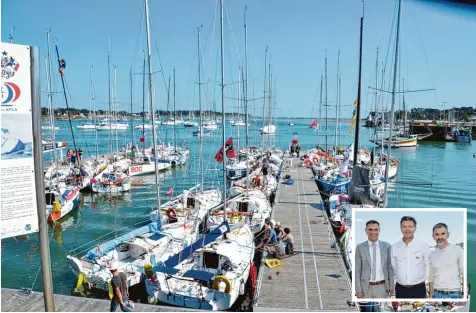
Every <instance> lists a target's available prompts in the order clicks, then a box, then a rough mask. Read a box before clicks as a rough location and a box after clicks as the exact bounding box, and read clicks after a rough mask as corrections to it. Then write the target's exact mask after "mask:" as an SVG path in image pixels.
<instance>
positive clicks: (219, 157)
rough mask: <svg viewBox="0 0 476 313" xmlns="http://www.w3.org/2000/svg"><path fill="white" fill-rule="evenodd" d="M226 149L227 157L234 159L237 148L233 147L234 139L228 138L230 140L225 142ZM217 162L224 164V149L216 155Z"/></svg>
mask: <svg viewBox="0 0 476 313" xmlns="http://www.w3.org/2000/svg"><path fill="white" fill-rule="evenodd" d="M225 149H226V155H227V156H228V157H229V158H234V157H235V148H234V147H233V137H230V138H228V140H227V141H226V142H225ZM215 160H217V161H218V163H221V162H223V147H221V148H220V150H218V152H217V154H216V155H215Z"/></svg>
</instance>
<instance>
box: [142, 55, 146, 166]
mask: <svg viewBox="0 0 476 313" xmlns="http://www.w3.org/2000/svg"><path fill="white" fill-rule="evenodd" d="M142 138H143V142H142V144H143V145H142V155H143V156H145V55H144V62H143V67H142Z"/></svg>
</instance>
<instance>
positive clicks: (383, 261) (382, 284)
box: [355, 220, 394, 299]
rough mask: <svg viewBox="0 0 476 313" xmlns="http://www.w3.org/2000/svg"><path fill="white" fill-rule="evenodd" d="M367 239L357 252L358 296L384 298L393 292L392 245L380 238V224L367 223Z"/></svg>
mask: <svg viewBox="0 0 476 313" xmlns="http://www.w3.org/2000/svg"><path fill="white" fill-rule="evenodd" d="M365 232H366V233H367V238H368V240H367V241H364V242H363V243H361V244H359V245H357V249H356V254H355V291H356V293H357V298H360V299H362V298H366V299H370V298H372V299H383V298H388V297H389V296H390V295H392V294H393V288H394V274H393V267H392V263H391V255H390V253H391V246H390V244H389V243H387V242H384V241H380V240H378V237H379V234H380V224H379V222H377V221H375V220H370V221H368V222H367V223H366V226H365Z"/></svg>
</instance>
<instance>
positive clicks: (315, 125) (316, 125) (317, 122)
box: [309, 118, 319, 131]
mask: <svg viewBox="0 0 476 313" xmlns="http://www.w3.org/2000/svg"><path fill="white" fill-rule="evenodd" d="M309 128H315V129H316V131H317V130H318V129H319V121H318V120H317V118H316V119H315V120H314V122H312V124H311V125H309Z"/></svg>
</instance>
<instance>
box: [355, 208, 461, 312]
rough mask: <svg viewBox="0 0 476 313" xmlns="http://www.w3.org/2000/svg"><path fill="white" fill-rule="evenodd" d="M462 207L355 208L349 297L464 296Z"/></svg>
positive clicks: (452, 299) (448, 299)
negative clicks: (350, 295)
mask: <svg viewBox="0 0 476 313" xmlns="http://www.w3.org/2000/svg"><path fill="white" fill-rule="evenodd" d="M466 211H467V210H466V209H407V208H405V209H389V208H385V209H383V208H355V209H354V210H353V212H352V225H353V238H355V240H354V241H353V244H354V246H353V250H352V251H353V264H354V267H353V271H352V300H353V301H356V302H382V301H399V302H400V301H402V302H405V301H419V302H422V301H431V302H455V303H456V302H466V301H468V286H467V285H468V284H467V259H466V256H467V234H466V231H467V224H466V214H467V213H466Z"/></svg>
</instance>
